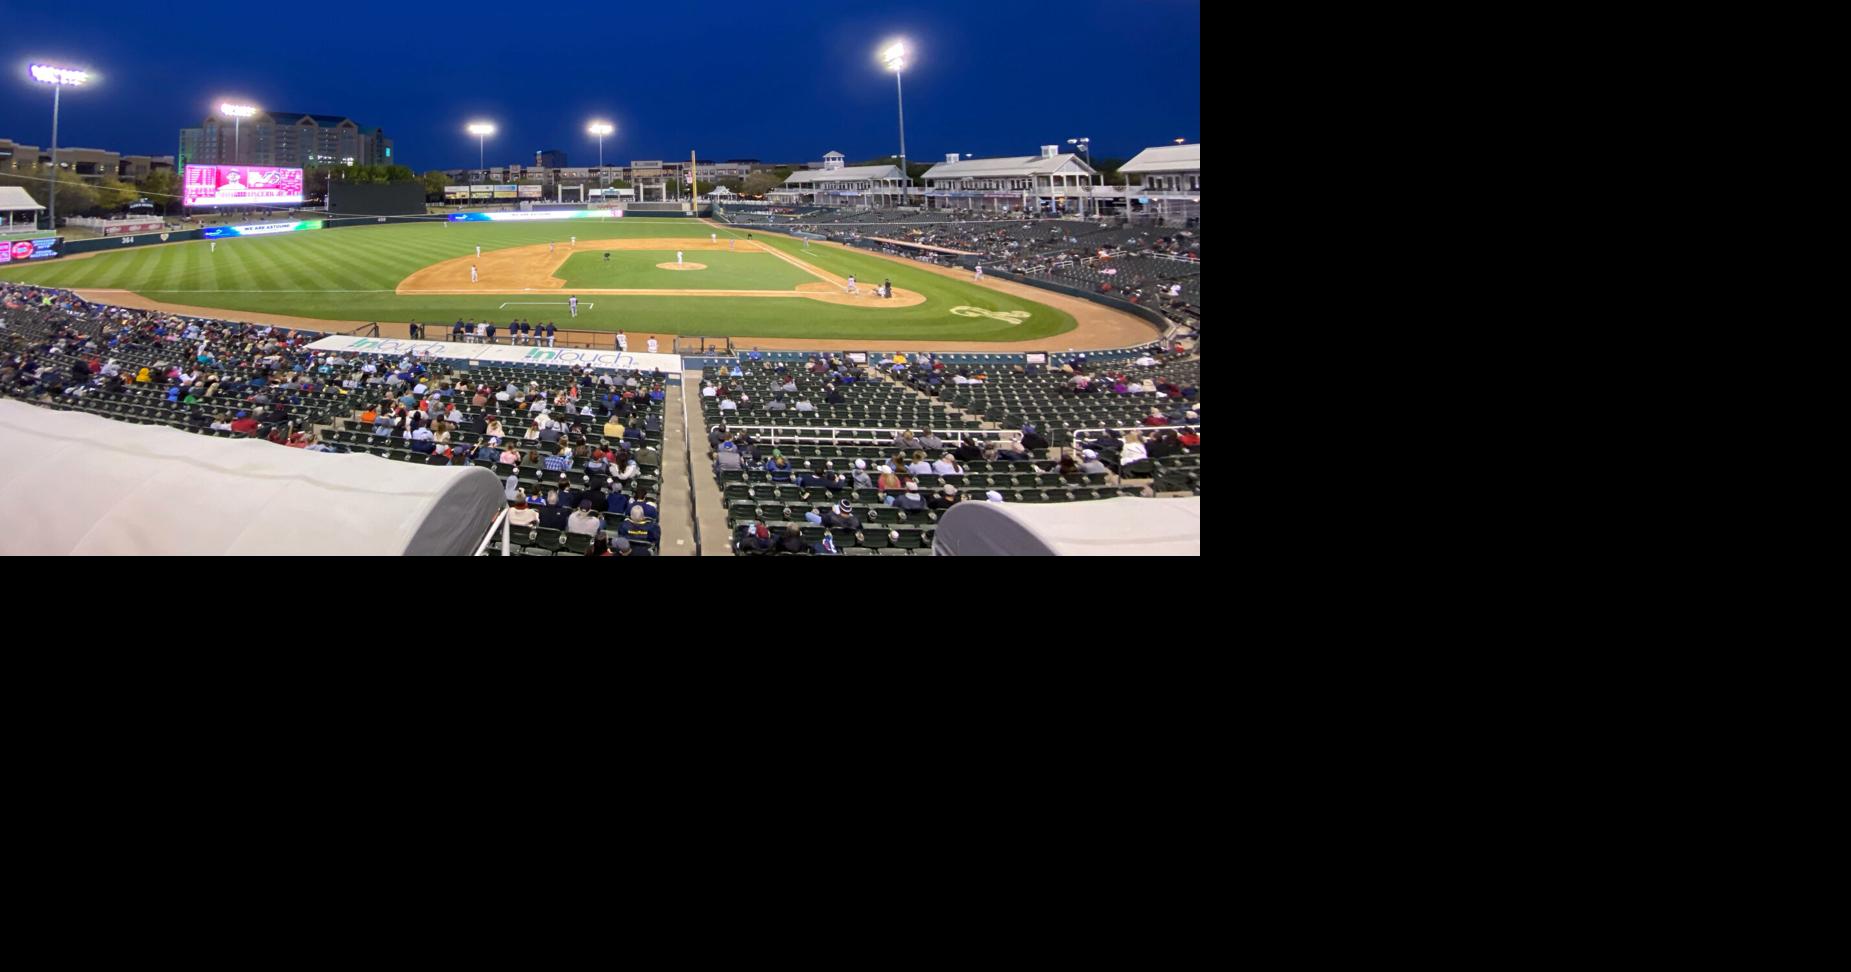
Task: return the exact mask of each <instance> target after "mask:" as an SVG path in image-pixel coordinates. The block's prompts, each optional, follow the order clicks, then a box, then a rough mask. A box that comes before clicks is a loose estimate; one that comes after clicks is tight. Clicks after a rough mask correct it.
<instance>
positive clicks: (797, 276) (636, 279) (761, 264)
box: [553, 250, 816, 299]
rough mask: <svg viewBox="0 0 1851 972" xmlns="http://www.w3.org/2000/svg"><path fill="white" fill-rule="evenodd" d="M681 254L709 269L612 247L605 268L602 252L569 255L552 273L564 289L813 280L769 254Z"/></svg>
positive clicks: (779, 284)
mask: <svg viewBox="0 0 1851 972" xmlns="http://www.w3.org/2000/svg"><path fill="white" fill-rule="evenodd" d="M681 256H682V259H683V260H685V261H687V262H688V263H700V264H705V265H706V267H707V269H705V270H663V269H660V268H658V267H657V266H656V264H658V263H674V262H675V251H674V250H615V251H612V253H611V262H610V264H609V265H608V266H607V265H606V264H605V262H604V254H603V253H601V252H600V253H576V254H573V255H572V256H571V257H570V258H568V259H567V260H566V262H565V264H564V265H563V266H561V267H560V268H559V269H558V270H556V271H554V272H553V276H555V277H558V278H559V279H561V280H564V281H565V282H566V288H567V289H571V288H573V287H577V288H580V289H585V290H596V289H605V290H795V289H796V288H797V285H798V284H805V283H815V282H816V278H815V277H813V276H811V275H810V274H807V273H804V272H803V271H802V270H799V269H797V268H796V267H793V266H791V265H790V264H788V263H785V262H784V261H783V260H780V259H778V258H777V257H775V256H772V255H771V254H769V253H728V252H725V251H712V250H702V251H695V252H684V253H683V254H682V255H681ZM604 296H606V297H609V296H610V295H609V294H606V295H604ZM613 299H621V298H613Z"/></svg>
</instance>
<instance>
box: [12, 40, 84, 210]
mask: <svg viewBox="0 0 1851 972" xmlns="http://www.w3.org/2000/svg"><path fill="white" fill-rule="evenodd" d="M27 71H28V73H30V74H31V75H32V80H34V81H37V82H39V83H40V84H49V85H51V205H50V208H49V209H48V210H47V212H48V213H49V214H50V216H49V218H50V219H51V227H50V229H51V231H52V232H53V233H56V232H58V102H59V95H60V94H61V93H63V91H64V89H65V88H66V87H67V86H68V87H72V88H81V87H83V86H84V85H86V84H89V83H90V72H88V71H80V70H77V69H75V68H61V67H54V66H52V65H50V64H34V65H31V66H30V67H28V68H27Z"/></svg>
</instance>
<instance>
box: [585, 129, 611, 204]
mask: <svg viewBox="0 0 1851 972" xmlns="http://www.w3.org/2000/svg"><path fill="white" fill-rule="evenodd" d="M585 130H586V131H587V132H590V133H591V134H593V135H596V136H597V137H598V188H600V189H609V188H610V184H609V180H607V179H606V178H605V176H604V136H606V135H609V134H610V133H612V132H614V131H616V130H617V129H616V127H615V126H613V125H612V124H611V123H610V122H601V121H595V122H592V123H591V127H589V128H587V129H585ZM598 198H600V199H602V198H604V197H602V196H600V197H598Z"/></svg>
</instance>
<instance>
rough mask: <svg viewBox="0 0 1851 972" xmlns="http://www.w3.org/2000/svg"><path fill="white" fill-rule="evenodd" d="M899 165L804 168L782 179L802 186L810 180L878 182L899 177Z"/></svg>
mask: <svg viewBox="0 0 1851 972" xmlns="http://www.w3.org/2000/svg"><path fill="white" fill-rule="evenodd" d="M900 178H904V177H903V176H902V175H900V167H899V166H897V165H851V166H848V167H846V168H841V169H805V170H803V171H801V172H793V173H791V175H790V178H788V179H786V180H784V184H785V185H787V186H802V185H808V184H810V183H812V182H879V181H880V180H882V179H900Z"/></svg>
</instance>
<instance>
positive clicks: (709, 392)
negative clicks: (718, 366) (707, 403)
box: [701, 385, 720, 398]
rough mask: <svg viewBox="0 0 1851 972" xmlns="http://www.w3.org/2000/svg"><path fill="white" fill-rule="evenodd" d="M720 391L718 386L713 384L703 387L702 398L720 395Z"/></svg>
mask: <svg viewBox="0 0 1851 972" xmlns="http://www.w3.org/2000/svg"><path fill="white" fill-rule="evenodd" d="M719 393H720V390H719V389H718V388H715V387H713V386H712V385H708V386H707V387H706V388H703V389H701V397H702V398H712V397H714V396H715V395H718V394H719Z"/></svg>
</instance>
